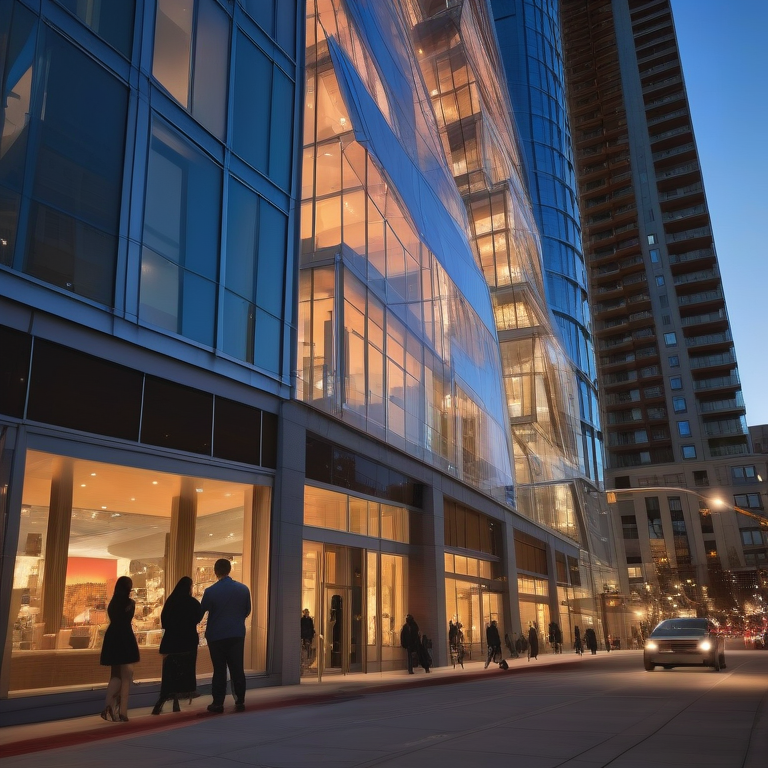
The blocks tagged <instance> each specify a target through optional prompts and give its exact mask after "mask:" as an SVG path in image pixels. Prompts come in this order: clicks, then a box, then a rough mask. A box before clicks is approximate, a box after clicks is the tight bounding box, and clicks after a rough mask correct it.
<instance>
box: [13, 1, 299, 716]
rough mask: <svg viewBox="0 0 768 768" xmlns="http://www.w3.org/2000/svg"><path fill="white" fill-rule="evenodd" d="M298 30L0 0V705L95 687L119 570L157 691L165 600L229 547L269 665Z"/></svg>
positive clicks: (261, 666)
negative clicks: (129, 588) (127, 583)
mask: <svg viewBox="0 0 768 768" xmlns="http://www.w3.org/2000/svg"><path fill="white" fill-rule="evenodd" d="M302 25H303V18H302V16H301V15H300V14H298V5H297V4H295V3H284V2H278V0H258V1H257V0H238V2H226V1H224V0H222V1H221V2H220V1H219V0H190V1H189V2H185V3H178V2H175V0H157V1H156V2H149V1H147V2H145V1H144V0H121V2H110V1H108V0H92V1H91V2H87V3H83V2H79V1H78V0H54V1H53V2H47V3H42V4H41V3H37V2H26V0H8V1H7V2H3V3H2V4H0V87H1V88H2V93H3V99H2V101H1V102H0V357H1V358H2V361H1V363H0V477H2V478H3V488H4V489H5V492H4V493H2V494H0V513H2V514H1V516H2V519H3V522H4V526H5V528H4V531H3V537H2V540H3V545H4V551H3V560H2V564H3V566H2V567H3V573H2V582H1V583H2V587H0V605H1V606H2V615H1V616H0V631H2V632H3V633H4V640H5V642H4V646H3V648H4V651H3V659H2V667H1V671H0V717H2V718H3V721H4V722H9V720H7V719H6V718H10V719H11V721H14V722H16V721H18V722H21V721H23V720H19V718H32V719H35V718H38V719H39V718H40V717H46V716H50V715H49V714H47V713H50V712H56V711H57V707H60V708H66V707H67V704H62V703H61V702H62V701H63V700H64V699H66V697H67V696H68V695H69V694H70V692H71V691H73V690H78V691H79V693H78V695H77V697H76V699H77V701H78V702H79V704H77V705H76V706H80V707H81V709H80V710H79V713H82V714H85V713H86V712H87V711H88V709H87V708H88V707H89V706H91V705H92V704H93V702H94V701H96V699H97V698H98V699H100V698H102V696H103V694H102V693H100V692H99V691H98V690H97V689H98V688H99V687H103V686H105V685H106V678H105V672H104V668H102V667H100V665H99V653H100V648H101V644H102V640H103V636H104V632H105V630H106V626H107V618H106V613H105V611H106V605H107V604H108V602H109V599H110V597H111V595H112V590H113V588H114V583H115V581H116V579H117V578H119V577H120V576H124V575H127V576H130V577H131V578H132V579H133V584H134V587H135V589H136V598H137V611H136V617H135V620H134V625H133V626H134V631H135V633H136V635H137V638H138V641H139V645H140V648H141V661H140V663H139V664H138V665H137V668H136V677H137V679H140V680H141V681H142V682H143V683H146V687H144V688H143V692H144V693H148V692H151V693H152V694H156V691H157V689H158V686H159V677H160V664H161V660H162V659H161V657H160V655H159V653H158V645H159V641H160V636H161V633H162V628H161V625H160V610H161V608H162V604H163V601H164V599H165V596H166V595H167V594H168V592H169V590H170V589H172V588H173V587H174V586H175V584H176V582H177V581H178V579H179V578H180V577H181V576H184V575H189V576H191V577H192V579H193V582H194V591H195V594H196V595H198V596H199V595H201V594H202V592H203V590H204V589H205V587H206V586H207V585H208V584H210V583H212V582H213V578H214V577H213V575H212V565H213V562H214V561H215V559H216V558H218V557H227V558H228V559H230V560H231V562H232V565H233V573H234V575H235V577H236V578H237V579H238V580H241V581H243V582H244V583H246V584H248V585H249V586H250V588H251V592H252V597H253V613H252V615H251V618H250V619H249V623H248V639H247V643H246V667H247V669H248V671H249V672H256V673H258V675H259V676H261V677H265V675H266V674H268V673H269V670H268V669H267V667H268V658H269V655H268V648H267V644H268V632H267V616H268V615H269V610H268V603H269V600H270V599H271V590H273V587H272V586H271V584H270V567H271V566H270V562H271V558H272V557H273V555H272V553H270V551H269V546H270V545H269V540H270V527H271V525H272V509H271V508H272V488H273V485H274V478H275V475H276V472H277V454H278V439H277V435H278V431H279V419H278V413H279V409H280V407H281V406H282V404H283V403H284V402H285V401H286V400H287V399H288V398H289V397H290V396H291V393H292V371H293V367H294V366H293V359H294V356H295V355H294V349H295V344H296V314H297V304H296V301H295V286H296V277H297V262H296V259H295V246H296V243H298V238H297V237H295V236H294V235H293V234H292V233H293V232H295V231H296V228H297V225H298V213H297V210H296V205H295V203H296V196H297V195H298V184H297V182H298V178H299V172H300V154H299V152H298V144H297V139H298V126H299V114H300V103H299V91H300V88H297V74H298V73H299V71H300V69H301V60H302V57H303V50H302V49H301V48H300V47H298V45H297V43H298V40H299V37H300V31H301V29H302ZM203 630H204V627H202V626H201V627H200V631H201V632H202V631H203ZM198 672H199V674H200V675H201V676H202V677H203V678H205V677H207V676H208V675H209V674H210V669H209V659H208V654H207V653H201V654H200V656H199V659H198ZM254 677H255V676H254ZM252 682H253V678H252V679H251V684H252ZM90 692H93V695H92V697H91V698H89V696H90ZM141 693H142V692H141V691H140V692H138V693H137V694H136V697H137V698H140V696H141ZM33 694H34V695H35V696H36V697H38V698H37V699H36V701H37V702H39V704H30V705H29V706H21V707H19V706H18V701H14V700H17V699H18V698H19V697H25V696H31V695H33ZM57 697H58V698H57ZM71 701H72V699H71V698H70V699H67V702H70V703H71ZM14 704H15V706H14ZM36 708H37V710H36ZM91 711H96V710H91ZM40 713H45V714H40ZM68 716H71V714H69V715H68Z"/></svg>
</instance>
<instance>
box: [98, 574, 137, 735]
mask: <svg viewBox="0 0 768 768" xmlns="http://www.w3.org/2000/svg"><path fill="white" fill-rule="evenodd" d="M132 591H133V581H131V579H130V578H128V576H121V577H120V578H119V579H118V580H117V581H116V582H115V591H114V594H113V595H112V599H111V600H110V601H109V605H108V606H107V616H109V626H108V627H107V631H106V632H105V633H104V642H103V644H102V646H101V656H100V658H99V663H100V664H101V665H102V666H104V667H110V672H109V684H108V685H107V695H106V700H105V702H104V704H105V706H104V710H103V711H102V713H101V717H102V719H103V720H112V721H115V722H117V721H118V720H119V721H121V722H123V723H127V722H128V694H129V692H130V689H131V682H132V681H133V665H134V664H135V663H136V662H137V661H138V660H139V644H138V643H137V642H136V635H134V634H133V627H132V626H131V622H132V621H133V614H134V613H135V612H136V603H135V602H134V601H133V600H131V592H132Z"/></svg>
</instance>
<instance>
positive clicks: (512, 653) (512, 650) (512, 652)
mask: <svg viewBox="0 0 768 768" xmlns="http://www.w3.org/2000/svg"><path fill="white" fill-rule="evenodd" d="M512 634H513V635H515V634H516V633H515V632H513V633H512ZM504 645H506V646H507V650H508V651H509V658H510V659H516V658H517V657H518V656H519V655H520V654H519V653H518V652H517V648H516V647H515V646H516V643H515V641H514V640H513V639H512V638H511V637H510V636H509V632H505V633H504Z"/></svg>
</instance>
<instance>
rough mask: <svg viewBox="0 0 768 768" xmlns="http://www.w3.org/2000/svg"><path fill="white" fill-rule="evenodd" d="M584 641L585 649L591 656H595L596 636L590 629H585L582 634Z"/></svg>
mask: <svg viewBox="0 0 768 768" xmlns="http://www.w3.org/2000/svg"><path fill="white" fill-rule="evenodd" d="M584 641H585V642H586V644H587V648H589V650H590V651H592V655H593V656H595V655H596V654H597V635H596V634H595V630H594V629H592V627H587V629H586V631H585V632H584Z"/></svg>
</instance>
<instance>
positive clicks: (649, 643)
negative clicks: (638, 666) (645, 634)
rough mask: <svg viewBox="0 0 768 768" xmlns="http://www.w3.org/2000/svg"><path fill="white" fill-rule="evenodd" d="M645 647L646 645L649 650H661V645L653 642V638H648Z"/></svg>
mask: <svg viewBox="0 0 768 768" xmlns="http://www.w3.org/2000/svg"><path fill="white" fill-rule="evenodd" d="M645 647H646V648H647V649H648V650H649V651H658V650H659V646H658V645H656V643H654V642H653V640H648V641H646V643H645Z"/></svg>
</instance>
